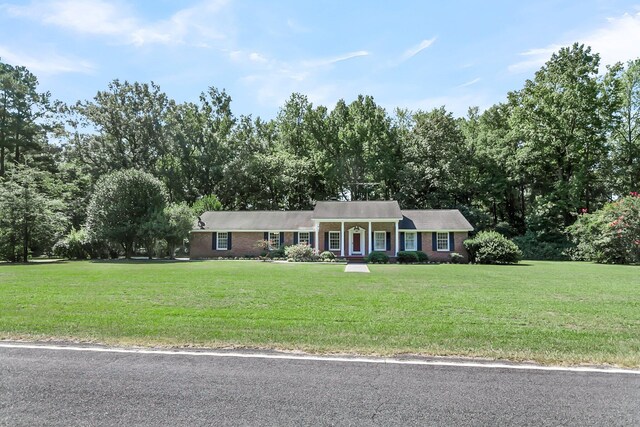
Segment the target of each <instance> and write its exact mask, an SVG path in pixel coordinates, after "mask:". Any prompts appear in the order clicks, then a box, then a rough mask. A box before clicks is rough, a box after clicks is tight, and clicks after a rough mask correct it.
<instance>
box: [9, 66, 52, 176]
mask: <svg viewBox="0 0 640 427" xmlns="http://www.w3.org/2000/svg"><path fill="white" fill-rule="evenodd" d="M54 111H55V107H54V106H53V105H51V102H50V94H49V93H40V92H38V79H37V78H36V76H35V75H33V74H32V73H31V72H30V71H29V70H27V69H26V68H25V67H23V66H15V67H14V66H12V65H9V64H5V63H3V62H1V61H0V177H2V176H4V175H5V172H6V163H7V160H11V161H12V162H13V163H14V164H24V160H25V155H26V154H29V153H38V152H40V151H41V150H42V149H43V145H44V143H45V138H46V133H47V131H51V130H53V128H54V127H55V124H54V122H53V118H52V115H53V113H54Z"/></svg>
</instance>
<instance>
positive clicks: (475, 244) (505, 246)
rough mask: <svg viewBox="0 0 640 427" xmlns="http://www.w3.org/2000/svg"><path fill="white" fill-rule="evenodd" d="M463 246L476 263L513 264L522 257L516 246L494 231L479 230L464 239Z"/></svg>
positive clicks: (471, 259)
mask: <svg viewBox="0 0 640 427" xmlns="http://www.w3.org/2000/svg"><path fill="white" fill-rule="evenodd" d="M464 247H465V248H466V249H467V251H468V252H469V259H470V261H471V262H474V263H477V264H515V263H517V262H518V261H519V260H520V258H521V257H522V253H521V252H520V249H518V246H517V245H516V244H515V243H513V242H512V241H511V240H509V239H507V238H506V237H504V236H503V235H502V234H500V233H498V232H496V231H481V232H480V233H478V234H477V235H476V236H475V237H474V238H473V239H467V240H465V241H464Z"/></svg>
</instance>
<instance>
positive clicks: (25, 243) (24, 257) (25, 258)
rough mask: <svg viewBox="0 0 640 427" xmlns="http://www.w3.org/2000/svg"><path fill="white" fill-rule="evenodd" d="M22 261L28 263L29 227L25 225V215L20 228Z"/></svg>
mask: <svg viewBox="0 0 640 427" xmlns="http://www.w3.org/2000/svg"><path fill="white" fill-rule="evenodd" d="M22 260H23V261H24V262H29V226H28V225H27V218H26V215H25V218H24V223H23V226H22Z"/></svg>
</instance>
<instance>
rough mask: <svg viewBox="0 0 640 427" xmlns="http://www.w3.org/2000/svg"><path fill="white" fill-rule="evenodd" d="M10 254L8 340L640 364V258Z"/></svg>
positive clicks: (5, 271) (5, 311)
mask: <svg viewBox="0 0 640 427" xmlns="http://www.w3.org/2000/svg"><path fill="white" fill-rule="evenodd" d="M343 269H344V265H335V264H333V265H332V264H304V265H300V264H271V263H260V262H255V261H248V262H247V261H235V262H234V261H211V262H176V263H172V262H152V263H149V262H122V261H120V262H64V263H63V262H61V263H52V264H33V265H27V266H25V265H6V264H5V265H0V338H4V339H16V338H24V339H44V338H49V337H53V338H55V339H74V340H76V339H77V340H88V341H98V342H105V343H111V344H115V343H119V344H141V345H172V346H190V345H195V346H206V347H220V346H242V347H254V348H256V347H257V348H278V349H288V350H304V351H309V352H322V353H331V352H340V353H359V354H381V355H392V354H400V353H420V354H431V355H464V356H482V357H490V358H507V359H512V360H535V361H538V362H542V363H565V364H579V363H598V364H601V363H611V364H616V365H622V366H634V367H638V366H640V268H638V267H629V266H609V265H595V264H587V263H554V262H526V263H525V265H520V266H477V265H419V266H400V265H374V266H370V269H371V274H357V273H350V274H346V273H344V272H343Z"/></svg>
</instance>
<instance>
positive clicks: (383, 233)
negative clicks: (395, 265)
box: [373, 231, 387, 251]
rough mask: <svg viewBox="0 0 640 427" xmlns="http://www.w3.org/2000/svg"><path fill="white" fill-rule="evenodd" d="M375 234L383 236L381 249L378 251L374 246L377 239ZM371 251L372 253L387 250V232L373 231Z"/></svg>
mask: <svg viewBox="0 0 640 427" xmlns="http://www.w3.org/2000/svg"><path fill="white" fill-rule="evenodd" d="M377 234H382V235H383V236H384V239H383V241H384V244H383V247H382V249H380V248H379V247H378V246H376V242H377V241H378V239H376V235H377ZM373 250H374V251H386V250H387V232H386V231H374V232H373Z"/></svg>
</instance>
